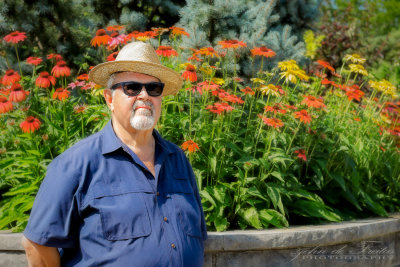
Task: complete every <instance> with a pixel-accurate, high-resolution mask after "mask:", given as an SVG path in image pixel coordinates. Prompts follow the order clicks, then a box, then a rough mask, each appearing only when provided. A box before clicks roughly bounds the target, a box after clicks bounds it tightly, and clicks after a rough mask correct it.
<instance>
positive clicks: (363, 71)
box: [349, 64, 368, 75]
mask: <svg viewBox="0 0 400 267" xmlns="http://www.w3.org/2000/svg"><path fill="white" fill-rule="evenodd" d="M349 67H350V72H355V73H358V74H361V75H368V72H367V70H366V69H365V68H364V66H363V65H360V64H350V65H349Z"/></svg>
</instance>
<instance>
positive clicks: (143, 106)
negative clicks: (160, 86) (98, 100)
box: [107, 72, 162, 131]
mask: <svg viewBox="0 0 400 267" xmlns="http://www.w3.org/2000/svg"><path fill="white" fill-rule="evenodd" d="M128 81H135V82H140V83H149V82H159V80H158V79H157V78H155V77H153V76H149V75H146V74H142V73H136V72H122V73H117V74H115V79H114V82H113V84H117V83H120V82H128ZM107 102H108V101H107ZM161 102H162V101H161V96H157V97H154V96H149V95H148V94H147V91H146V90H145V89H144V88H142V91H141V92H140V94H139V95H137V96H128V95H126V94H125V93H124V91H123V89H122V88H121V87H119V88H116V89H115V92H114V96H113V97H112V102H111V104H109V103H108V104H109V106H110V108H111V111H112V116H113V123H118V124H120V125H121V126H122V127H124V128H125V129H126V130H128V131H130V130H132V129H135V130H149V129H153V128H154V126H155V125H156V124H157V121H158V119H159V118H160V116H161Z"/></svg>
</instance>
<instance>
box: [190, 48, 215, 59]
mask: <svg viewBox="0 0 400 267" xmlns="http://www.w3.org/2000/svg"><path fill="white" fill-rule="evenodd" d="M195 54H196V55H203V56H209V57H212V58H213V57H219V55H218V53H217V51H215V49H214V48H212V47H203V48H200V50H198V51H197V52H196V53H195Z"/></svg>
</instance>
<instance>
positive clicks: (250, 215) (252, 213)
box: [240, 207, 262, 229]
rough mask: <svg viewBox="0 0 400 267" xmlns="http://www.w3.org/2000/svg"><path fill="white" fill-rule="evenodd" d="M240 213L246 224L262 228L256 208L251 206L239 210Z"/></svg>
mask: <svg viewBox="0 0 400 267" xmlns="http://www.w3.org/2000/svg"><path fill="white" fill-rule="evenodd" d="M240 215H241V216H242V218H243V219H244V220H245V221H246V223H247V224H248V225H251V226H253V227H254V228H256V229H262V225H261V222H260V219H259V218H258V213H257V210H256V208H254V207H251V208H248V209H246V210H245V211H244V212H241V213H240Z"/></svg>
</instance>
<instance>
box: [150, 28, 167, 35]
mask: <svg viewBox="0 0 400 267" xmlns="http://www.w3.org/2000/svg"><path fill="white" fill-rule="evenodd" d="M151 30H152V31H153V32H154V33H155V34H156V35H157V36H158V35H162V34H163V33H165V32H169V29H168V28H156V27H152V28H151Z"/></svg>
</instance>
